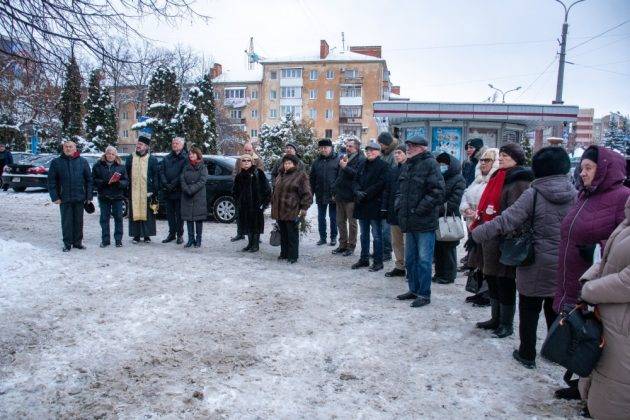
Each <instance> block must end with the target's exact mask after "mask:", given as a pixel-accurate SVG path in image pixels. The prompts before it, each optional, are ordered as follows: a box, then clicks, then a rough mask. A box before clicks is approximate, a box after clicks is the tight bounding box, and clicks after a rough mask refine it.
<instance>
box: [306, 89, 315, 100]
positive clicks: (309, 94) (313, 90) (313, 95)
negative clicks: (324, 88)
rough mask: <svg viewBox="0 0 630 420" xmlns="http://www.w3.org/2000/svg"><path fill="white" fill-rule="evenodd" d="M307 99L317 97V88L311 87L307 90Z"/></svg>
mask: <svg viewBox="0 0 630 420" xmlns="http://www.w3.org/2000/svg"><path fill="white" fill-rule="evenodd" d="M308 97H309V99H317V89H311V90H310V91H309V92H308Z"/></svg>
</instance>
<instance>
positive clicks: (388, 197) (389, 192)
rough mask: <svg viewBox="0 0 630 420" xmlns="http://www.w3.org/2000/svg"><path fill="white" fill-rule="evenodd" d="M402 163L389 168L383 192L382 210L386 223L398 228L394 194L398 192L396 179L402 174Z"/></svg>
mask: <svg viewBox="0 0 630 420" xmlns="http://www.w3.org/2000/svg"><path fill="white" fill-rule="evenodd" d="M403 166H404V163H398V164H396V166H392V167H391V168H389V172H388V173H387V181H386V184H385V191H384V192H383V210H386V211H387V223H389V224H390V225H394V226H398V214H397V213H396V193H397V192H398V187H399V184H398V178H399V177H400V173H401V172H402V168H403Z"/></svg>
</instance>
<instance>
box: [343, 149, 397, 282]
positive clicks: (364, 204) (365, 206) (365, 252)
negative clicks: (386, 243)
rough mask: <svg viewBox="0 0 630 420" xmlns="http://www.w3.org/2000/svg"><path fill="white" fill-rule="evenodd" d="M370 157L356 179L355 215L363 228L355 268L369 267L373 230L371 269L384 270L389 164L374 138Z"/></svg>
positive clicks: (367, 153)
mask: <svg viewBox="0 0 630 420" xmlns="http://www.w3.org/2000/svg"><path fill="white" fill-rule="evenodd" d="M365 155H366V157H367V160H366V161H365V163H364V164H363V166H362V167H361V169H360V171H359V176H358V177H357V179H356V187H355V192H354V196H355V201H356V205H355V206H354V215H353V216H354V217H355V218H356V219H358V220H359V226H360V227H361V257H360V258H359V261H357V262H356V263H355V264H353V265H352V269H357V268H362V267H370V230H371V231H372V238H373V262H372V266H371V267H370V271H379V270H382V269H383V212H382V208H383V191H384V190H385V184H386V181H387V174H388V172H389V164H388V163H387V162H385V161H384V160H383V159H381V146H380V145H379V144H378V143H377V142H375V141H374V140H372V141H371V142H370V143H369V144H368V145H367V146H365Z"/></svg>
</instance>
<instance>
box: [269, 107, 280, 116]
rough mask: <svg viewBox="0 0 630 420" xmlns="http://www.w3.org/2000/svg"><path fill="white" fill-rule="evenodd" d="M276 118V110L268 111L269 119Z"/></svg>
mask: <svg viewBox="0 0 630 420" xmlns="http://www.w3.org/2000/svg"><path fill="white" fill-rule="evenodd" d="M277 117H278V110H277V109H275V108H272V109H270V110H269V118H277Z"/></svg>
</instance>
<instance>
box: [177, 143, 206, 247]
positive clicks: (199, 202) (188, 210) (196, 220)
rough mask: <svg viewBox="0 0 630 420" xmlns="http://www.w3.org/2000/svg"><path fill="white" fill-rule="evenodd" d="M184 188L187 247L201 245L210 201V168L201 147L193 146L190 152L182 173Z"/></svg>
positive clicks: (182, 185) (183, 209)
mask: <svg viewBox="0 0 630 420" xmlns="http://www.w3.org/2000/svg"><path fill="white" fill-rule="evenodd" d="M180 178H181V179H180V185H181V188H182V198H181V206H182V208H181V212H182V220H184V221H185V222H186V230H187V231H188V242H187V243H186V245H184V247H185V248H190V247H191V246H193V245H194V246H195V248H199V247H200V246H201V235H202V233H203V221H204V220H206V219H207V218H208V202H207V201H206V180H207V179H208V168H206V164H205V163H204V161H203V154H202V153H201V149H199V148H198V147H193V148H192V149H190V153H188V162H187V163H186V166H184V170H183V171H182V174H181V175H180Z"/></svg>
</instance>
